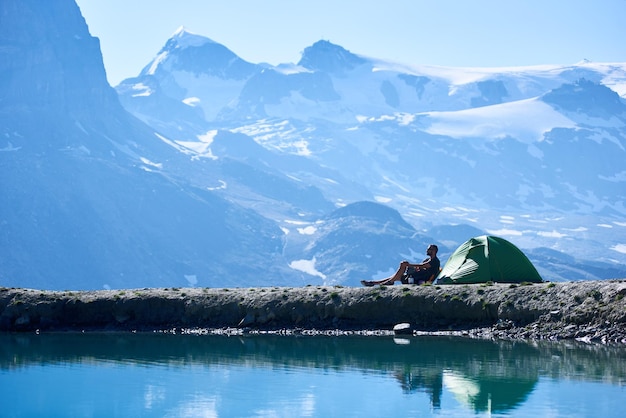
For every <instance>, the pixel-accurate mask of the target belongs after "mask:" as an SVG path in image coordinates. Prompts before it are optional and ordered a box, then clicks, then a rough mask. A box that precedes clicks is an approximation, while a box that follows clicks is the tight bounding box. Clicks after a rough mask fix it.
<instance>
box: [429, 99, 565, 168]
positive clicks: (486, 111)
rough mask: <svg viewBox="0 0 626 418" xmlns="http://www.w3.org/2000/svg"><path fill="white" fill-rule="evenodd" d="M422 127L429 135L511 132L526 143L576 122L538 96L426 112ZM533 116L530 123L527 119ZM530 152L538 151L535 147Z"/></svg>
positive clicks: (489, 135)
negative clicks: (473, 106)
mask: <svg viewBox="0 0 626 418" xmlns="http://www.w3.org/2000/svg"><path fill="white" fill-rule="evenodd" d="M424 115H426V116H427V118H426V119H424V123H426V124H428V123H429V122H430V123H429V126H427V127H426V129H424V131H425V132H427V133H429V134H431V135H445V136H451V137H453V138H457V139H461V138H488V139H503V138H505V137H507V136H512V137H514V138H516V139H518V140H520V141H522V142H525V143H529V144H530V143H533V142H540V141H542V140H543V135H544V133H546V132H549V131H550V130H552V129H554V128H574V127H576V124H575V123H574V122H573V121H571V120H570V119H568V118H566V117H565V116H563V115H562V114H561V113H559V112H557V111H556V110H554V109H553V108H552V107H551V106H550V105H548V104H547V103H544V102H543V101H541V100H537V99H536V98H534V99H525V100H518V101H515V102H509V103H502V104H497V105H492V106H483V107H478V108H473V109H466V110H458V111H450V112H426V113H424ZM529 120H532V121H533V123H529ZM529 152H534V153H535V154H531V155H533V156H539V155H537V152H536V150H534V151H533V150H530V149H529Z"/></svg>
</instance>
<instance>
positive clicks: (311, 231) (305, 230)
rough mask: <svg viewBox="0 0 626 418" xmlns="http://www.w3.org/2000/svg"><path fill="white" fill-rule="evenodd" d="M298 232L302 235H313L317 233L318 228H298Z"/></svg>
mask: <svg viewBox="0 0 626 418" xmlns="http://www.w3.org/2000/svg"><path fill="white" fill-rule="evenodd" d="M297 230H298V232H299V233H300V234H301V235H313V234H315V232H317V228H316V227H314V226H311V225H309V226H306V227H304V228H297Z"/></svg>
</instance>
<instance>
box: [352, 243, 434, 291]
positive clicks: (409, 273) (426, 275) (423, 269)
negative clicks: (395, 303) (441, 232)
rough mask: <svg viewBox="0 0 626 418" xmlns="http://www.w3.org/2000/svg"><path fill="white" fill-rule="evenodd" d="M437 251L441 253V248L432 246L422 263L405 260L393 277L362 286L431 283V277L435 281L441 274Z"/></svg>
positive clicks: (368, 282) (366, 281)
mask: <svg viewBox="0 0 626 418" xmlns="http://www.w3.org/2000/svg"><path fill="white" fill-rule="evenodd" d="M437 251H439V248H438V247H437V246H436V245H435V244H430V245H429V246H428V248H427V249H426V255H428V258H426V259H424V261H422V262H421V263H419V264H411V263H409V262H408V261H406V260H405V261H403V262H401V263H400V267H398V271H396V273H395V274H394V275H393V276H391V277H387V278H386V279H382V280H361V284H362V285H363V286H375V285H377V284H381V285H392V284H394V283H395V282H397V281H401V282H402V283H404V284H409V283H411V284H422V283H425V282H427V281H430V279H431V277H432V278H433V279H434V278H435V277H437V274H439V266H440V265H441V263H440V262H439V259H438V258H437Z"/></svg>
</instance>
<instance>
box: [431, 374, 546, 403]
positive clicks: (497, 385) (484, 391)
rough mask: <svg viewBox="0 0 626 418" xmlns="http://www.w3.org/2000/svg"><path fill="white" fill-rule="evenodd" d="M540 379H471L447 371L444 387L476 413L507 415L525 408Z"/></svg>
mask: <svg viewBox="0 0 626 418" xmlns="http://www.w3.org/2000/svg"><path fill="white" fill-rule="evenodd" d="M536 383H537V377H536V376H534V377H530V376H526V377H523V376H509V377H506V376H480V377H468V376H465V375H463V374H462V373H459V372H455V371H452V370H444V372H443V385H444V387H445V388H446V389H447V390H448V391H450V392H451V393H452V394H453V396H454V397H455V398H456V400H457V401H458V402H459V403H461V404H462V405H463V406H465V407H467V408H469V409H472V410H474V411H475V412H485V411H487V412H506V411H511V410H514V409H515V408H517V407H519V406H520V405H522V404H523V403H524V402H525V401H526V400H527V399H528V395H530V394H531V393H532V392H533V390H534V389H535V385H536Z"/></svg>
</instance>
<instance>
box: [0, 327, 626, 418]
mask: <svg viewBox="0 0 626 418" xmlns="http://www.w3.org/2000/svg"><path fill="white" fill-rule="evenodd" d="M102 362H105V363H107V364H111V363H113V364H119V365H136V366H137V365H138V366H145V368H146V369H150V367H153V366H158V367H163V366H165V367H167V368H173V369H175V370H180V369H183V370H189V368H190V367H197V366H200V367H207V366H214V367H216V368H219V370H224V369H228V368H229V367H234V368H243V369H246V370H248V369H264V370H276V369H280V370H283V371H285V370H286V371H292V372H293V371H298V370H299V371H302V370H305V373H306V370H312V371H319V372H321V373H322V374H328V373H331V372H337V373H356V374H359V375H362V376H387V377H388V378H389V379H390V380H391V381H395V382H396V384H395V389H393V385H392V386H391V389H389V388H387V389H385V390H386V391H387V392H386V394H391V392H392V391H395V392H399V393H400V394H402V395H403V396H409V397H411V396H414V395H415V396H417V395H418V394H422V395H424V396H427V397H428V400H429V405H428V406H429V408H427V409H426V410H430V411H433V410H434V411H436V410H439V409H440V408H442V398H443V396H444V393H449V394H451V396H453V397H454V398H455V399H456V400H457V401H458V403H459V404H460V405H464V408H467V409H466V410H471V411H474V412H482V411H488V412H491V413H494V412H507V411H512V410H515V409H518V408H520V407H521V406H522V405H523V404H524V403H525V402H526V401H527V400H528V398H529V396H531V394H533V392H535V391H536V389H537V385H538V382H539V381H540V379H542V378H543V379H550V380H558V381H561V380H580V381H587V382H588V381H593V382H602V383H603V384H612V385H617V386H623V385H624V382H625V381H626V379H625V377H626V350H625V349H624V348H622V347H604V346H591V345H584V344H574V343H547V342H546V343H535V344H527V343H522V342H502V341H500V342H493V341H483V340H471V339H464V338H454V337H420V338H407V339H393V338H387V337H326V336H322V337H292V336H290V337H283V336H236V337H232V336H231V337H226V336H195V335H166V334H42V335H33V334H1V335H0V380H3V379H4V380H5V383H6V380H8V379H10V378H11V376H12V375H15V373H19V371H20V370H21V369H24V368H29V367H32V366H42V367H48V366H55V365H68V364H69V365H72V364H80V365H85V364H94V365H98V364H101V363H102ZM282 377H284V376H282ZM282 377H281V378H282ZM261 384H263V383H261ZM217 385H219V383H218V384H217ZM147 387H148V389H147V390H146V394H144V395H143V396H144V402H152V401H156V400H158V399H161V398H163V397H164V395H163V394H162V393H161V392H160V391H163V389H162V388H161V387H159V386H158V385H147ZM160 393H161V394H160ZM383 395H385V394H383ZM198 396H199V398H198V399H196V403H197V404H198V403H199V404H201V405H205V407H207V408H208V407H210V406H211V405H213V407H215V405H216V403H217V401H216V399H217V397H215V396H213V395H212V393H210V391H206V392H204V393H201V394H198ZM242 396H243V395H242ZM307 396H309V397H310V396H312V395H311V394H308V395H306V396H303V397H302V400H301V401H302V403H303V404H306V403H307V399H309V398H307ZM325 396H328V395H325ZM383 397H384V396H383ZM5 401H6V399H5ZM300 407H301V408H305V407H304V406H302V405H300ZM308 407H311V406H310V405H309V406H308Z"/></svg>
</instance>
